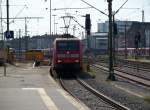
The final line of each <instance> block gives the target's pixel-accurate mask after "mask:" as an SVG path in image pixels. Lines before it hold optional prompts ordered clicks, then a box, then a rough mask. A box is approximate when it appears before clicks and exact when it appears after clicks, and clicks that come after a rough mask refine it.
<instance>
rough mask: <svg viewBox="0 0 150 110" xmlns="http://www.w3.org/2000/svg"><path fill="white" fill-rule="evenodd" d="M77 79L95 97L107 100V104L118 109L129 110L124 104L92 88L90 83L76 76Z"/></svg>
mask: <svg viewBox="0 0 150 110" xmlns="http://www.w3.org/2000/svg"><path fill="white" fill-rule="evenodd" d="M77 81H78V82H79V83H80V84H81V85H82V86H84V87H85V88H86V89H87V90H89V91H90V92H92V93H93V94H94V95H96V96H97V97H99V98H101V99H102V100H103V101H105V102H107V103H108V104H110V105H111V106H113V107H115V108H116V109H118V110H130V109H129V108H127V107H125V106H124V105H122V104H120V103H118V102H116V101H115V100H113V99H111V98H109V97H107V96H106V95H104V94H102V93H100V92H99V91H97V90H96V89H94V88H92V87H91V86H90V85H88V84H87V83H86V82H85V81H83V80H81V79H79V78H77Z"/></svg>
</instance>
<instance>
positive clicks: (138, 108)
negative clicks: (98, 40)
mask: <svg viewBox="0 0 150 110" xmlns="http://www.w3.org/2000/svg"><path fill="white" fill-rule="evenodd" d="M107 77H108V73H107V72H105V71H103V70H98V71H97V75H96V78H95V79H91V78H84V81H85V82H86V83H88V84H89V85H91V86H92V87H93V88H95V89H96V90H98V91H100V92H101V93H103V94H105V95H106V96H108V97H110V98H112V99H113V100H115V101H117V102H120V103H121V104H123V105H124V106H126V107H128V108H130V109H131V110H150V104H149V103H148V102H145V101H144V100H143V99H142V98H139V97H136V96H134V95H131V94H129V93H126V92H125V91H123V90H121V89H119V88H116V87H115V85H114V83H115V82H111V81H110V82H109V81H106V79H107ZM117 82H118V83H120V82H127V81H125V80H122V79H118V81H117ZM123 86H124V85H123ZM126 86H127V87H129V86H130V84H129V83H126Z"/></svg>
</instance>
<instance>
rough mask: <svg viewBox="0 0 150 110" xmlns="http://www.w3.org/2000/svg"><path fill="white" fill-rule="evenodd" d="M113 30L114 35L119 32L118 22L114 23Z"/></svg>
mask: <svg viewBox="0 0 150 110" xmlns="http://www.w3.org/2000/svg"><path fill="white" fill-rule="evenodd" d="M113 32H114V35H117V34H118V29H117V23H114V24H113Z"/></svg>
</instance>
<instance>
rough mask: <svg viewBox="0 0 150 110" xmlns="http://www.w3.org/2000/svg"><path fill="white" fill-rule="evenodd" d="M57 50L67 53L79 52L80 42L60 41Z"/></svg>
mask: <svg viewBox="0 0 150 110" xmlns="http://www.w3.org/2000/svg"><path fill="white" fill-rule="evenodd" d="M57 50H58V51H65V50H75V51H77V50H79V42H78V41H59V42H57Z"/></svg>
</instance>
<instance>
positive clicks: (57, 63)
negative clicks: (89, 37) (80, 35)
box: [52, 38, 82, 71]
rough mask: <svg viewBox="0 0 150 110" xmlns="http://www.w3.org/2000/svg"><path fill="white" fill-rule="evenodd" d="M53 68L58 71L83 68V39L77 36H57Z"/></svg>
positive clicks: (54, 46)
mask: <svg viewBox="0 0 150 110" xmlns="http://www.w3.org/2000/svg"><path fill="white" fill-rule="evenodd" d="M52 68H53V69H54V70H56V71H63V70H74V71H75V70H77V71H79V70H81V69H82V44H81V40H80V39H77V38H56V39H55V41H54V45H53V56H52Z"/></svg>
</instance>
